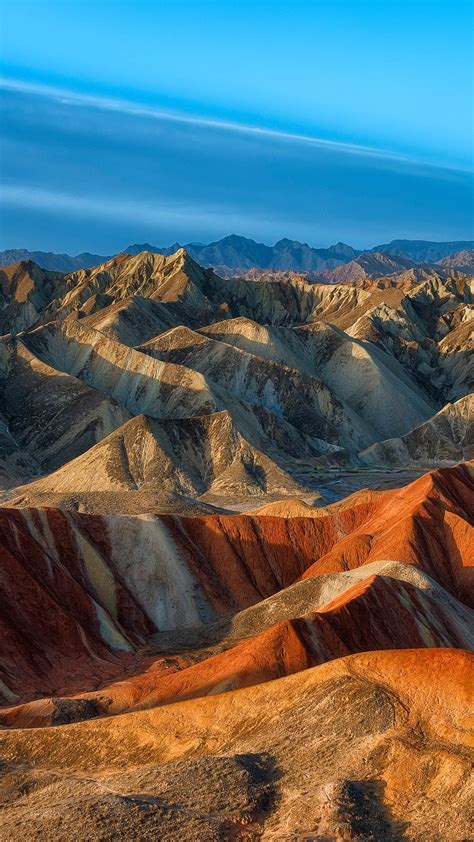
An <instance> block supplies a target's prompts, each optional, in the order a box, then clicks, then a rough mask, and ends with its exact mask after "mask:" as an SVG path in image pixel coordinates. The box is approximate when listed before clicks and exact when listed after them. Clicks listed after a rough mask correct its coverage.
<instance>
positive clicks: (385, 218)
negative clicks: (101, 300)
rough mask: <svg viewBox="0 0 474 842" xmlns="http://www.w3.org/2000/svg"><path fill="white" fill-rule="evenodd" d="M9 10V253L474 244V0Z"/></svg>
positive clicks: (5, 21)
mask: <svg viewBox="0 0 474 842" xmlns="http://www.w3.org/2000/svg"><path fill="white" fill-rule="evenodd" d="M1 15H2V36H1V37H2V45H1V46H2V50H1V52H2V67H1V70H2V77H3V80H4V81H3V84H2V87H1V90H0V95H1V99H2V160H1V179H2V187H3V190H2V194H3V202H2V213H1V228H0V247H3V248H5V247H15V248H17V247H27V248H44V249H51V250H67V251H73V252H77V251H82V250H86V249H87V250H92V251H98V252H99V253H110V252H113V251H116V250H119V249H120V248H123V247H124V246H125V245H127V243H129V242H132V241H133V242H136V241H138V242H142V241H146V240H147V241H150V242H153V243H155V244H157V245H159V244H166V243H169V242H172V241H174V240H180V241H187V240H201V241H208V240H211V239H214V238H218V237H220V236H224V235H225V234H227V233H230V232H236V233H241V234H245V235H247V236H252V237H254V238H256V239H260V240H264V241H266V242H272V241H275V240H276V239H278V238H279V237H281V236H290V237H294V238H295V239H302V240H306V241H308V242H310V243H311V244H313V245H328V244H329V243H330V242H333V241H335V240H338V239H343V240H346V241H350V242H351V243H353V244H354V245H356V246H366V245H373V244H375V243H377V242H382V241H385V240H387V239H391V238H393V237H398V236H400V237H412V238H426V239H454V238H459V239H461V238H468V237H471V236H473V177H472V170H473V105H472V103H473V97H474V91H473V47H472V23H473V21H472V4H471V3H470V2H460V0H452V2H449V3H448V2H436V0H424V2H420V0H414V2H408V1H407V0H398V2H393V0H379V2H377V0H366V2H364V1H363V0H350V2H347V0H314V2H311V1H310V0H306V2H301V1H300V0H293V1H292V2H288V0H287V1H286V2H280V1H279V0H273V2H272V3H270V2H258V0H254V2H253V3H250V2H247V0H239V2H235V3H231V2H228V0H219V2H210V0H193V1H192V2H191V0H187V2H186V1H185V0H166V1H165V0H163V1H162V2H156V1H155V2H151V0H148V2H147V0H141V2H140V0H135V2H133V3H132V2H120V1H119V0H95V2H94V3H89V2H87V0H82V2H78V0H61V2H59V0H36V2H26V0H4V1H3V4H2V12H1Z"/></svg>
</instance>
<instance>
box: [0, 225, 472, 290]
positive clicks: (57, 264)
mask: <svg viewBox="0 0 474 842" xmlns="http://www.w3.org/2000/svg"><path fill="white" fill-rule="evenodd" d="M179 248H185V249H186V251H187V252H188V254H189V255H190V256H191V257H192V258H194V260H196V261H197V262H198V263H199V264H200V265H201V266H205V267H208V266H212V267H213V268H214V269H215V271H216V272H217V273H218V274H220V275H237V274H245V273H246V272H248V271H249V270H251V269H263V270H268V271H278V272H281V271H286V272H305V273H313V274H319V273H328V272H331V271H332V270H338V269H339V268H341V267H343V266H344V265H346V264H353V265H352V266H351V271H350V272H349V273H348V272H346V271H342V272H341V273H340V274H341V280H342V277H344V278H345V277H346V276H347V279H350V280H355V279H356V277H368V276H371V274H372V273H371V271H370V267H371V266H374V271H375V272H376V273H378V274H379V275H380V274H381V273H383V272H385V271H386V274H393V273H394V272H399V271H402V270H403V269H404V268H409V267H410V266H415V265H418V264H420V263H429V264H433V263H438V262H439V261H443V265H444V266H449V267H452V268H459V269H461V270H464V268H465V266H470V265H471V263H472V255H470V254H469V253H470V252H471V251H472V250H473V249H474V241H473V240H466V241H454V242H444V243H435V242H430V241H427V240H392V242H391V243H385V244H382V245H378V246H374V247H373V248H372V249H368V250H366V251H359V250H357V249H354V248H352V246H349V245H347V244H346V243H341V242H339V243H336V244H335V245H333V246H330V247H329V248H326V249H317V248H312V247H311V246H309V245H308V244H307V243H300V242H298V241H297V240H289V239H282V240H279V241H278V242H277V243H275V245H274V246H267V245H265V244H263V243H257V242H255V241H254V240H251V239H249V238H247V237H240V236H237V235H236V234H231V235H230V236H228V237H224V238H223V239H222V240H217V241H216V242H213V243H208V244H203V243H186V244H184V245H181V244H180V243H173V245H171V246H154V245H151V244H150V243H134V244H131V245H129V246H127V247H126V248H125V249H123V252H124V253H126V254H131V255H136V254H139V253H140V252H142V251H149V252H153V253H155V254H164V255H170V254H174V253H175V252H176V251H177V250H178V249H179ZM459 254H461V255H462V259H461V262H460V261H458V262H457V263H456V261H455V262H454V263H453V262H449V260H446V259H447V258H450V257H451V256H452V257H453V258H454V257H456V256H457V255H459ZM374 255H376V257H375V256H374ZM110 257H111V255H99V254H90V253H89V252H83V253H82V254H78V255H75V256H71V255H68V254H55V253H54V252H43V251H28V250H27V249H7V250H5V251H2V252H0V266H9V265H11V264H13V263H17V262H18V261H20V260H33V261H34V262H35V263H37V264H38V265H39V266H41V267H42V268H43V269H48V270H50V271H56V272H73V271H75V270H77V269H88V268H90V267H91V266H96V265H98V264H99V263H103V262H104V261H106V260H108V259H109V258H110ZM393 258H396V260H395V261H394V260H393ZM354 262H355V263H354ZM375 264H377V265H375ZM336 275H337V273H336ZM330 279H331V280H332V278H328V280H330ZM336 279H337V278H335V279H334V280H336Z"/></svg>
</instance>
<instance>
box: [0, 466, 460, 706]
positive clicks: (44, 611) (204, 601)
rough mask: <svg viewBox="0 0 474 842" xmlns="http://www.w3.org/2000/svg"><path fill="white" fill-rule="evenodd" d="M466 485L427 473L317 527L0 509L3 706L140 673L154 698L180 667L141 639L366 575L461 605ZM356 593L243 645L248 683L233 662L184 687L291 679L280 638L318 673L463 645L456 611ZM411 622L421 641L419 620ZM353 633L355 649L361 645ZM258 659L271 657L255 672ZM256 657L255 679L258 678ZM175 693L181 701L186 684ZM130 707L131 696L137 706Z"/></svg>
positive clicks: (399, 590)
mask: <svg viewBox="0 0 474 842" xmlns="http://www.w3.org/2000/svg"><path fill="white" fill-rule="evenodd" d="M471 470H472V469H471V467H470V466H469V465H460V466H458V467H456V468H453V469H444V470H440V471H435V472H432V473H429V474H427V475H425V476H424V477H422V478H420V479H419V480H417V481H415V482H414V483H412V484H411V485H409V486H407V487H406V488H403V489H400V490H395V491H388V492H385V493H383V494H380V495H378V496H376V497H372V498H370V497H369V498H368V499H364V500H363V502H361V503H358V502H357V498H355V501H354V505H352V506H348V507H347V508H336V510H331V509H329V510H328V513H327V514H326V515H323V516H321V517H318V518H310V517H308V518H300V517H297V518H278V517H265V516H261V517H260V516H245V515H235V516H233V515H224V516H221V515H209V516H206V517H195V518H184V517H172V516H137V517H117V516H109V517H100V516H94V515H85V514H78V513H72V512H63V511H58V510H31V509H3V510H0V536H1V538H0V541H1V544H0V552H1V561H2V563H1V565H0V576H1V580H0V583H1V594H2V612H1V620H0V622H1V630H2V640H3V646H2V650H1V662H0V664H1V681H2V683H1V684H0V690H1V693H2V695H3V698H4V701H5V703H6V704H9V705H12V704H15V703H19V702H21V701H22V700H23V699H27V698H32V697H38V696H48V695H64V694H77V693H78V692H81V691H88V690H89V691H90V690H93V689H94V688H99V687H103V686H104V685H105V684H109V683H110V681H113V680H118V679H119V678H120V676H121V675H123V674H124V672H126V673H128V674H130V672H135V673H142V672H143V669H147V668H148V667H150V666H151V668H152V672H153V674H152V678H153V687H155V686H156V688H158V685H159V681H158V677H159V674H160V670H164V671H165V673H166V675H167V676H168V675H169V674H170V670H173V671H174V670H175V669H177V668H180V667H184V666H186V665H187V664H188V663H189V661H188V660H186V658H185V659H183V660H180V661H172V662H171V663H167V664H166V663H164V662H161V661H160V659H156V654H157V653H156V650H155V657H154V653H153V651H152V650H150V649H149V648H146V647H147V642H148V641H149V638H150V635H152V634H156V633H158V632H162V633H163V632H166V633H168V637H169V634H171V636H172V632H173V630H176V634H178V632H179V630H182V629H183V628H186V627H201V628H202V627H203V624H209V622H211V621H213V620H217V618H219V617H223V618H224V621H225V617H226V616H229V615H231V614H233V613H235V612H237V611H241V610H242V609H247V608H248V607H249V606H253V605H256V604H257V603H259V602H260V601H261V600H262V599H266V598H268V597H271V596H272V595H273V594H278V593H279V592H282V590H283V589H286V588H288V587H289V586H291V585H292V584H293V583H295V582H296V581H298V580H300V579H302V580H303V581H304V580H306V579H307V578H308V577H318V578H319V577H321V576H322V575H323V574H328V573H329V574H334V573H336V574H337V573H340V572H342V571H347V570H354V569H357V568H358V567H361V566H362V565H366V564H370V563H371V562H376V561H377V562H380V561H384V560H387V559H389V560H391V561H394V562H401V563H402V564H404V565H416V567H417V569H418V570H420V571H423V572H424V573H425V574H428V576H429V577H431V578H432V579H433V580H434V581H435V582H437V583H438V584H439V585H441V586H442V588H444V589H445V590H446V591H447V592H448V593H449V594H451V595H453V596H454V597H456V598H457V599H459V600H461V601H463V602H464V603H466V604H471V605H472V602H473V600H472V564H473V560H474V552H473V546H474V545H473V534H474V533H473V529H472V501H473V485H472V478H471ZM368 576H369V577H370V572H369V571H368ZM353 584H354V583H353V582H351V581H349V582H348V585H347V587H348V588H349V590H347V588H346V591H347V592H346V593H345V594H343V596H341V597H340V599H342V603H341V604H339V603H335V604H331V603H330V606H329V608H326V609H325V610H324V611H319V613H317V614H316V615H315V614H312V613H310V614H309V615H308V611H310V612H311V608H310V606H308V607H307V608H303V609H301V607H300V608H299V609H298V611H297V612H296V613H292V614H291V613H290V614H288V615H287V616H288V618H289V619H291V623H290V625H289V626H288V624H286V625H285V622H284V623H283V626H278V625H276V626H275V627H274V628H273V630H272V629H270V628H269V626H271V623H268V622H266V623H265V625H264V628H266V629H268V630H267V631H264V632H263V634H264V639H263V640H262V639H259V638H258V637H257V638H256V639H255V640H254V642H253V643H245V644H242V645H243V646H244V649H243V650H242V652H243V655H242V657H244V661H245V658H246V657H247V656H246V654H245V653H246V652H248V653H249V654H248V657H249V658H250V660H251V661H254V662H255V670H256V672H255V676H254V677H253V678H252V677H251V676H250V677H245V675H246V670H247V668H245V667H242V670H241V669H240V668H239V666H238V663H239V658H240V654H239V653H240V649H238V650H232V651H230V652H228V653H226V654H225V657H223V656H221V655H218V658H221V659H222V660H218V661H213V662H212V664H211V663H210V662H209V664H210V666H207V667H206V668H205V669H200V671H199V670H196V672H192V673H191V675H192V676H194V675H197V676H198V679H197V682H196V684H195V685H194V684H193V682H194V679H192V680H191V686H195V687H196V692H200V690H199V688H201V689H202V690H203V692H206V687H207V683H206V682H207V679H206V678H205V677H204V678H203V676H205V675H206V674H207V672H206V671H207V670H210V673H209V675H212V674H213V670H215V671H216V672H215V675H214V679H212V681H213V685H214V686H215V685H216V684H217V685H218V684H219V682H220V680H221V679H219V676H221V675H222V676H223V678H222V680H223V681H224V680H225V681H227V680H228V679H229V680H230V682H231V684H232V683H233V682H234V677H235V675H241V674H242V675H243V676H244V677H243V678H242V680H240V679H237V685H238V684H239V682H240V681H241V683H243V684H246V683H255V681H258V680H260V679H261V677H262V676H263V674H265V675H266V676H267V678H271V677H275V676H276V675H280V674H282V673H285V672H292V671H295V667H292V666H288V665H287V666H285V665H284V660H285V657H286V656H285V655H284V656H283V661H281V660H278V659H279V655H278V652H279V651H280V650H281V642H277V640H278V641H280V636H281V634H283V633H284V634H285V635H289V638H291V639H293V640H298V646H297V649H298V651H300V650H301V652H302V655H301V657H302V659H303V660H302V661H301V665H300V666H299V667H298V668H302V667H303V666H304V665H305V664H306V660H307V664H306V665H309V664H310V663H320V662H321V661H324V660H327V659H328V658H334V657H339V656H340V655H343V654H347V653H350V652H354V651H362V650H364V649H374V648H398V647H405V646H424V645H451V646H461V647H462V646H466V645H467V644H466V640H465V638H464V637H463V635H462V634H461V633H460V632H459V630H456V628H455V626H456V623H454V625H452V624H450V621H449V616H448V615H449V613H450V611H452V610H453V609H452V608H448V609H446V608H442V609H439V606H438V607H437V608H433V607H428V608H427V607H426V599H427V598H428V597H425V596H423V595H422V594H421V596H420V594H419V593H418V591H417V589H416V588H415V590H414V591H413V589H411V586H410V584H409V583H404V584H403V585H401V584H400V583H397V582H394V581H393V580H392V579H388V580H387V581H385V580H384V579H383V578H380V577H376V578H375V579H371V578H368V579H367V580H366V582H365V583H359V584H357V585H354V587H355V588H356V590H355V591H354V590H353V591H352V592H351V590H350V587H351V586H352V585H353ZM357 589H359V590H357ZM420 600H421V602H420ZM428 601H429V599H428ZM406 602H408V604H409V605H410V608H409V609H408V610H407V609H406V608H405V607H404V605H405V603H406ZM378 605H379V606H381V607H379V608H377V606H378ZM361 606H362V607H361ZM420 606H421V607H420ZM439 610H441V615H440V617H438V613H439ZM360 611H362V615H360V616H359V612H360ZM341 612H342V614H343V615H344V618H345V619H344V622H343V623H342V625H341V623H339V625H338V624H337V622H336V619H335V618H336V617H339V616H342V615H341ZM354 612H355V613H354ZM419 612H421V615H422V616H423V617H425V619H424V620H423V624H424V626H425V627H426V633H421V632H420V628H419V625H417V622H416V621H415V617H417V616H418V613H419ZM306 615H307V616H306ZM364 615H366V617H367V619H366V620H363V616H364ZM402 616H403V617H404V620H403V623H402V626H403V628H402V629H400V628H399V626H400V618H401V617H402ZM298 617H301V618H302V619H301V620H298V619H297V618H298ZM361 617H362V619H361ZM374 617H379V620H377V622H375V621H374V620H373V619H371V618H374ZM387 617H393V623H392V626H393V628H392V629H391V630H387V628H386V626H385V620H386V618H387ZM410 617H411V618H412V620H411V621H410V620H409V618H410ZM284 618H285V614H283V615H282V617H279V618H278V622H279V621H280V620H281V619H283V620H284ZM308 618H309V619H308ZM338 622H339V621H338ZM335 623H336V625H334V624H335ZM361 623H362V624H363V626H364V633H363V634H360V632H359V631H358V630H359V627H360V625H361ZM308 624H309V626H308ZM204 627H205V628H208V626H207V625H206V626H204ZM309 627H310V628H311V633H310V632H309V631H308V628H309ZM257 631H258V628H257ZM272 635H274V636H275V635H276V638H275V639H273V638H272ZM295 635H296V637H295ZM221 636H222V637H225V632H222V634H221ZM272 640H273V642H272ZM214 642H215V641H214ZM234 643H235V641H234ZM262 646H263V649H262ZM253 647H256V649H254V648H253ZM256 651H258V652H259V653H262V652H266V653H267V654H263V655H261V656H260V655H259V656H258V657H256V655H255V652H256ZM291 651H293V650H292V647H290V649H289V655H288V657H289V659H290V660H289V662H288V663H290V662H291ZM260 657H262V658H263V662H264V663H265V664H266V665H267V666H266V667H265V669H264V670H263V672H262V673H260V672H259V669H260V668H259V667H258V661H259V658H260ZM255 658H256V660H255ZM275 659H276V660H275ZM155 661H156V663H155ZM160 663H161V666H160ZM272 663H273V664H274V665H273V666H268V664H272ZM221 664H222V665H223V666H221ZM193 669H195V668H193ZM222 670H223V672H222ZM265 670H266V672H265ZM137 681H138V679H137ZM157 681H158V684H156V682H157ZM183 681H184V685H183V686H188V685H187V684H186V682H187V678H186V679H185V678H184V675H183ZM173 682H176V684H173ZM180 682H181V677H180V676H176V677H175V678H173V679H171V678H167V679H166V687H167V689H166V691H164V695H163V696H160V691H159V690H158V689H157V694H156V699H162V700H167V701H169V700H172V699H173V698H174V697H175V694H176V696H177V697H179V696H180V693H181V690H180ZM138 683H140V682H139V681H138ZM173 688H175V689H173ZM147 692H148V691H147ZM193 692H194V691H193ZM142 695H143V693H142V691H141V690H140V691H139V692H138V697H139V698H141V696H142ZM145 695H146V693H145ZM132 696H133V693H132ZM130 704H131V705H133V704H134V702H133V698H131V699H130Z"/></svg>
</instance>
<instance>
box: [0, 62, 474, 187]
mask: <svg viewBox="0 0 474 842" xmlns="http://www.w3.org/2000/svg"><path fill="white" fill-rule="evenodd" d="M0 88H3V90H5V91H11V92H15V93H20V94H28V95H32V96H38V97H44V98H47V99H50V100H52V101H55V102H58V103H60V104H63V105H69V106H78V107H81V106H82V107H86V108H92V109H97V110H101V111H111V112H116V113H120V114H124V115H127V116H131V117H141V118H147V119H150V120H161V121H168V122H170V123H181V124H187V125H191V126H197V127H203V128H211V129H216V130H220V131H222V132H233V133H237V134H241V135H248V136H253V137H256V138H262V139H265V138H266V139H268V140H273V141H279V142H283V143H284V142H287V143H292V144H301V145H306V146H314V147H316V148H318V149H327V150H329V151H332V152H342V153H347V154H348V155H358V156H364V157H366V158H367V157H368V158H374V159H379V160H382V161H387V162H390V161H393V162H399V163H404V164H414V165H422V166H427V167H434V168H436V169H447V170H451V169H454V170H456V171H459V172H463V171H464V170H463V169H462V168H460V167H454V166H448V165H444V164H443V165H440V164H436V163H432V162H429V161H425V160H422V159H420V158H416V157H412V156H408V155H402V154H399V153H395V152H390V151H386V150H383V149H377V148H374V147H372V146H363V145H358V144H354V143H347V142H344V141H338V140H328V139H325V138H320V137H316V136H314V135H308V134H300V133H297V132H288V131H282V130H279V129H270V128H265V127H262V126H255V125H249V124H245V123H238V122H235V121H230V120H219V119H215V118H212V117H206V116H202V115H195V114H185V113H182V112H176V111H170V110H167V109H163V108H157V107H153V106H149V105H144V104H140V103H136V102H133V101H131V100H126V99H118V98H114V97H107V96H102V95H97V94H87V93H80V92H77V91H71V90H68V89H66V88H59V87H55V86H49V85H43V84H39V83H34V82H24V81H22V80H19V79H14V78H9V77H3V78H0ZM466 171H468V170H466Z"/></svg>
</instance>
